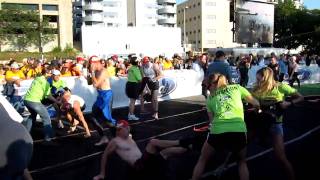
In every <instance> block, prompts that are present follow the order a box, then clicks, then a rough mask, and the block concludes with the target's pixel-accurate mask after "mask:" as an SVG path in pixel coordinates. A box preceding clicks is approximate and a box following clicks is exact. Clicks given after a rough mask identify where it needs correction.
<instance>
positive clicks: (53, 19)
mask: <svg viewBox="0 0 320 180" xmlns="http://www.w3.org/2000/svg"><path fill="white" fill-rule="evenodd" d="M43 18H44V19H47V20H48V21H49V22H52V23H57V22H58V16H55V15H43Z"/></svg>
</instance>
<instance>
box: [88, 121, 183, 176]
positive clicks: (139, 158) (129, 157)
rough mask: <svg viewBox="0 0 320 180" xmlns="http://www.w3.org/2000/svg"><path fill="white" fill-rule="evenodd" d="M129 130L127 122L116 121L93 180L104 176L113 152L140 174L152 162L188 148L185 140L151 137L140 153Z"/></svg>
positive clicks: (152, 163) (152, 164) (151, 165)
mask: <svg viewBox="0 0 320 180" xmlns="http://www.w3.org/2000/svg"><path fill="white" fill-rule="evenodd" d="M129 132H130V127H129V124H128V122H127V121H124V120H120V121H118V125H117V132H116V137H115V138H113V139H112V140H111V141H110V142H109V144H108V146H107V147H106V149H105V151H104V153H103V155H102V159H101V167H100V173H99V174H98V175H97V176H95V177H94V178H93V179H94V180H99V179H104V178H105V177H106V173H107V172H106V166H107V163H109V162H108V158H109V155H111V154H113V153H114V152H116V153H117V155H118V156H119V157H120V158H121V159H122V160H124V161H125V162H127V163H128V164H129V165H130V166H131V167H132V168H133V170H134V171H135V172H138V173H140V174H142V173H141V172H145V171H144V170H146V168H150V167H154V165H155V164H157V163H154V162H158V161H159V160H165V159H167V158H168V157H170V156H172V155H175V154H181V153H184V152H186V151H187V150H188V148H187V146H188V144H189V143H188V142H186V141H181V140H180V141H179V140H158V139H152V140H150V142H149V143H148V145H147V146H146V149H145V152H144V153H142V152H141V151H140V149H139V148H138V146H137V144H136V142H135V141H134V140H133V139H132V138H131V136H130V134H129ZM159 150H160V151H159Z"/></svg>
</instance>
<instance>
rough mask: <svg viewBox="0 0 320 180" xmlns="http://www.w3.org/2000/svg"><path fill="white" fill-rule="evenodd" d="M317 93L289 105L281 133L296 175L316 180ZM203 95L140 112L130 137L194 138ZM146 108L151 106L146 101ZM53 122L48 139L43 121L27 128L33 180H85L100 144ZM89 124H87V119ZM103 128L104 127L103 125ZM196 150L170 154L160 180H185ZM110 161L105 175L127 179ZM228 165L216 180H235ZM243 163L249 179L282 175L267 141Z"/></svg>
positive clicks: (214, 163)
mask: <svg viewBox="0 0 320 180" xmlns="http://www.w3.org/2000/svg"><path fill="white" fill-rule="evenodd" d="M313 99H320V96H314V97H309V98H306V101H305V102H303V103H300V104H298V105H297V106H295V107H291V108H289V109H288V110H287V111H286V112H285V115H284V122H285V123H284V130H285V132H284V134H285V141H286V152H287V155H288V158H289V160H290V161H291V162H292V164H293V167H294V170H295V172H296V176H297V179H320V174H319V173H318V171H317V170H318V167H317V166H316V164H317V163H318V162H319V160H320V155H319V152H320V145H319V138H320V116H319V115H320V101H309V100H313ZM204 104H205V103H204V98H203V97H202V96H195V97H189V98H182V99H176V100H170V101H163V102H160V104H159V120H155V119H152V118H151V114H140V113H139V108H138V107H137V108H136V109H137V115H138V116H139V117H140V118H141V120H139V121H132V122H130V124H131V128H132V135H133V138H134V139H135V140H136V142H137V144H138V146H139V148H140V149H141V150H143V149H144V148H145V146H146V144H147V143H148V141H149V140H150V139H152V138H159V139H179V138H182V137H190V136H199V134H197V133H195V132H194V131H193V128H194V127H195V126H196V127H199V126H203V125H205V124H206V122H207V115H206V111H205V109H203V107H204ZM146 108H147V109H148V108H149V109H150V108H151V107H150V105H147V107H146ZM127 113H128V109H127V108H121V109H114V111H113V116H114V118H115V119H127ZM56 125H57V123H56V121H53V126H54V128H55V130H56V138H55V139H54V140H53V143H50V144H47V143H44V142H43V137H42V136H43V135H42V124H41V123H35V124H34V127H33V130H32V133H31V134H32V137H33V139H34V152H33V159H32V162H31V164H30V166H29V170H30V171H31V173H32V176H33V178H34V179H35V180H57V179H59V180H60V179H61V180H65V179H66V180H73V179H77V180H89V179H92V177H93V176H94V175H96V174H97V173H98V172H99V163H100V158H101V152H102V151H103V150H104V148H105V146H102V147H96V146H94V143H95V142H97V141H98V140H99V137H98V135H97V133H96V132H93V137H91V138H88V139H85V138H83V135H84V131H83V130H81V129H79V128H78V130H77V131H76V132H74V133H73V134H68V133H67V129H68V126H66V127H65V129H62V130H61V129H57V126H56ZM89 126H91V125H90V123H89ZM106 131H108V129H107V128H106ZM199 154H200V152H199V148H195V150H192V151H189V152H187V153H185V154H183V155H180V156H177V157H172V158H169V160H168V161H167V162H166V166H165V169H164V171H165V176H164V177H165V178H160V179H177V180H180V179H181V180H185V179H190V177H191V174H192V170H193V167H194V165H195V163H196V161H197V159H198V157H199ZM225 157H226V153H225V152H217V154H216V156H214V157H213V158H212V160H211V161H210V163H209V164H208V166H207V168H206V173H205V174H204V178H203V179H211V180H212V179H217V177H215V176H214V175H213V173H212V171H213V170H214V169H216V168H217V167H218V166H219V165H221V163H222V162H223V160H224V159H225ZM110 162H112V164H111V163H110V164H111V165H110V166H111V167H108V168H110V169H109V170H108V172H110V174H108V178H107V179H111V180H116V179H119V180H120V179H132V178H130V177H128V173H127V172H128V169H129V168H128V165H126V164H125V163H123V162H121V161H120V160H119V157H117V156H114V157H112V158H111V159H110ZM228 164H229V166H228V168H227V169H226V170H225V171H224V173H223V174H222V176H221V178H220V179H238V176H237V174H238V173H237V166H235V165H234V163H233V160H232V159H231V160H230V162H229V163H228ZM248 166H249V171H250V178H251V179H257V180H270V179H273V180H274V179H275V180H277V179H281V180H282V179H286V178H285V176H284V173H283V171H282V169H281V167H280V165H279V163H278V162H277V161H276V160H275V159H274V156H273V152H272V148H271V146H270V144H267V145H264V146H262V145H259V144H258V143H256V142H252V143H250V144H249V146H248Z"/></svg>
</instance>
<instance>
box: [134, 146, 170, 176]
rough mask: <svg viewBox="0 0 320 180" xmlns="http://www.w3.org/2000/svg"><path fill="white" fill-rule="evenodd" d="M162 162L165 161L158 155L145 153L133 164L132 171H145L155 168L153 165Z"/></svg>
mask: <svg viewBox="0 0 320 180" xmlns="http://www.w3.org/2000/svg"><path fill="white" fill-rule="evenodd" d="M163 161H165V159H164V158H163V157H162V156H161V155H160V154H150V153H148V152H146V151H145V152H144V153H143V154H142V156H141V158H140V159H138V160H137V161H136V162H135V163H134V165H133V169H134V170H135V171H136V172H141V171H147V170H148V168H155V165H159V164H161V162H163Z"/></svg>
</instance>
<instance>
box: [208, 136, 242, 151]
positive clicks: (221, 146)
mask: <svg viewBox="0 0 320 180" xmlns="http://www.w3.org/2000/svg"><path fill="white" fill-rule="evenodd" d="M207 143H208V144H209V145H210V146H211V147H213V148H214V149H216V150H227V151H230V152H233V153H238V152H240V151H241V150H242V149H243V148H245V147H246V145H247V135H246V133H245V132H228V133H221V134H210V133H209V134H208V137H207Z"/></svg>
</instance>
